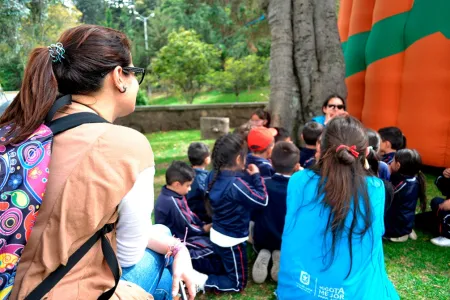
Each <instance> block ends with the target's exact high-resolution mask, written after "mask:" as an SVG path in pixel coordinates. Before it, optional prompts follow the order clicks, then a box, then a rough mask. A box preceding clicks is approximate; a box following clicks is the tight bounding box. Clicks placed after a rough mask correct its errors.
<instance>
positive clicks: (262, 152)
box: [246, 127, 277, 177]
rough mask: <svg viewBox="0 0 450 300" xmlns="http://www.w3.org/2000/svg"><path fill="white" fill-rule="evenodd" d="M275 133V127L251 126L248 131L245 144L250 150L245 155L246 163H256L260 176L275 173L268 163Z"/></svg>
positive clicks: (268, 175) (269, 175)
mask: <svg viewBox="0 0 450 300" xmlns="http://www.w3.org/2000/svg"><path fill="white" fill-rule="evenodd" d="M276 135H277V131H276V129H274V128H265V127H255V128H252V129H251V130H250V132H249V133H248V136H247V144H248V148H249V150H250V152H249V153H248V155H247V161H246V165H247V166H248V165H250V164H254V165H256V166H257V167H258V168H259V172H260V173H261V177H272V175H273V174H275V170H274V169H273V167H272V164H271V163H270V157H271V156H272V149H273V147H274V144H275V139H274V137H275V136H276Z"/></svg>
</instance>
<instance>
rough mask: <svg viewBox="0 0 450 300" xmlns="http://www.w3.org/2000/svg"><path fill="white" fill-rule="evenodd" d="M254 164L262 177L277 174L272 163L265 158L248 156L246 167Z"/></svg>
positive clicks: (250, 154)
mask: <svg viewBox="0 0 450 300" xmlns="http://www.w3.org/2000/svg"><path fill="white" fill-rule="evenodd" d="M250 164H254V165H256V166H257V167H258V169H259V173H260V174H261V177H264V178H265V177H272V176H273V174H275V169H274V168H273V167H272V163H271V162H270V161H269V160H268V159H265V158H262V157H258V156H255V155H253V154H252V153H249V154H247V161H246V165H247V166H248V165H250Z"/></svg>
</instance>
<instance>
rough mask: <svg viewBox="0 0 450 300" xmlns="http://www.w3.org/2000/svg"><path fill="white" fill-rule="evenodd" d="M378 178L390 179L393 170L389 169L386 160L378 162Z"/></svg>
mask: <svg viewBox="0 0 450 300" xmlns="http://www.w3.org/2000/svg"><path fill="white" fill-rule="evenodd" d="M378 178H380V179H382V180H389V178H391V172H390V171H389V166H388V164H387V163H385V162H384V161H379V162H378Z"/></svg>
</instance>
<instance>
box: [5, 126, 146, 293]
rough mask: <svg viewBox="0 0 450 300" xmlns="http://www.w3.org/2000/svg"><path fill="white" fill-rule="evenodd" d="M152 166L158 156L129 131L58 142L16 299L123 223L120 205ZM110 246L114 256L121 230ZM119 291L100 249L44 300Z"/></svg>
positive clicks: (92, 130)
mask: <svg viewBox="0 0 450 300" xmlns="http://www.w3.org/2000/svg"><path fill="white" fill-rule="evenodd" d="M152 166H154V158H153V152H152V149H151V147H150V144H149V143H148V141H147V139H146V138H145V137H144V136H143V135H142V134H140V133H138V132H137V131H135V130H132V129H129V128H126V127H121V126H117V125H112V124H106V123H105V124H84V125H81V126H79V127H77V128H74V129H72V130H70V131H67V132H64V133H62V134H60V135H58V136H56V137H55V139H54V144H53V149H52V157H51V162H50V167H49V169H50V174H49V181H48V184H47V189H46V192H45V197H44V200H43V203H42V207H41V208H40V210H39V214H38V217H37V220H36V224H35V226H34V228H33V231H32V233H31V236H30V239H29V240H28V243H27V245H26V247H25V250H24V251H23V254H22V257H21V260H20V263H19V266H18V270H17V275H16V279H15V283H14V288H13V290H12V292H11V296H10V299H23V298H25V297H26V296H27V295H28V294H29V293H30V292H31V291H32V290H33V289H34V288H35V287H36V286H37V285H38V284H39V283H41V282H42V280H43V279H44V278H46V277H47V276H48V275H49V274H50V273H51V272H53V271H54V270H55V269H56V268H57V267H58V266H59V265H60V264H66V263H67V260H68V258H69V257H70V255H72V254H73V253H74V252H75V251H76V250H77V249H78V248H79V247H80V246H81V245H83V244H84V243H85V242H86V241H87V240H88V239H89V238H90V237H91V236H92V235H93V234H94V233H95V232H96V231H97V230H99V229H100V228H102V227H103V226H104V225H105V224H107V223H117V218H118V213H117V206H118V204H119V203H120V201H121V200H122V198H123V197H124V196H125V195H126V194H127V193H128V191H130V189H131V188H132V187H133V185H134V182H135V181H136V178H137V176H138V174H139V173H140V172H141V171H143V170H144V169H146V168H148V167H152ZM108 238H109V240H110V241H111V244H112V246H113V248H114V249H116V248H117V247H116V232H115V230H114V231H113V232H111V233H110V234H109V235H108ZM113 286H114V278H113V276H112V273H111V270H110V269H109V267H108V265H107V264H106V261H105V259H104V256H103V252H102V250H101V243H100V241H98V242H97V243H96V244H95V245H94V246H93V247H92V249H91V250H90V251H89V252H88V253H87V254H86V255H85V256H84V257H83V259H81V260H80V261H79V262H78V263H77V264H76V265H75V266H74V268H73V269H72V270H71V271H70V272H69V273H68V274H67V275H66V276H65V277H64V278H63V279H62V280H61V281H60V282H59V283H58V284H57V285H56V286H55V287H54V288H53V289H52V290H51V291H50V292H49V293H48V294H47V295H46V299H66V300H70V299H97V298H98V297H99V296H100V295H101V294H102V293H103V292H104V291H106V290H108V289H110V288H111V287H113ZM127 288H129V287H127ZM127 288H125V289H124V288H123V286H122V287H120V288H119V289H118V291H119V292H120V291H121V290H126V289H127ZM116 296H117V297H118V298H120V299H128V298H127V297H126V296H125V297H122V296H120V295H116ZM130 296H131V294H130ZM134 299H138V298H134ZM144 299H145V298H144Z"/></svg>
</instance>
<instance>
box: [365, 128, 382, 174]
mask: <svg viewBox="0 0 450 300" xmlns="http://www.w3.org/2000/svg"><path fill="white" fill-rule="evenodd" d="M366 133H367V138H368V141H369V146H370V147H371V148H372V149H370V150H369V155H367V162H368V163H369V166H370V171H371V173H372V175H374V176H377V177H378V169H379V166H380V157H379V156H378V154H377V153H378V150H379V149H380V143H381V138H380V135H379V134H378V132H376V131H375V130H373V129H370V128H366Z"/></svg>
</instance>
